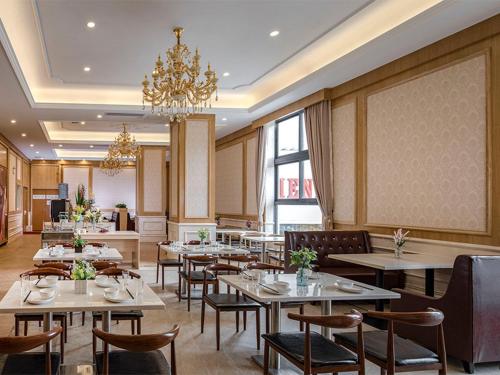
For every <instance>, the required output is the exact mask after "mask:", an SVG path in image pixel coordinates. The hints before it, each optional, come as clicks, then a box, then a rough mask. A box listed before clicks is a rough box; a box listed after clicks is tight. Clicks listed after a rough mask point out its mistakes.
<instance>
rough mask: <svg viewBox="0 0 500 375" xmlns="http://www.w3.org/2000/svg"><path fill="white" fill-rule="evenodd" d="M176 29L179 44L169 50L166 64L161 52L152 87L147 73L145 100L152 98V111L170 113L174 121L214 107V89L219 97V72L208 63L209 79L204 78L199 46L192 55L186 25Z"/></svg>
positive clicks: (149, 100)
mask: <svg viewBox="0 0 500 375" xmlns="http://www.w3.org/2000/svg"><path fill="white" fill-rule="evenodd" d="M173 31H174V34H175V36H176V38H177V44H176V45H174V46H173V47H172V48H171V49H169V50H167V61H166V66H164V65H163V61H162V60H161V57H160V56H158V59H157V60H156V64H155V69H154V70H153V73H152V75H151V77H152V79H153V82H152V84H151V88H149V84H150V82H149V81H148V76H147V74H146V75H145V76H144V81H143V82H142V85H143V86H144V88H143V90H142V93H143V106H144V102H149V103H151V111H152V112H156V113H158V114H159V115H162V114H163V115H166V116H168V117H169V118H170V121H182V120H185V119H186V117H187V116H189V115H190V114H193V113H196V112H202V111H203V109H204V108H206V107H207V106H208V107H211V98H212V95H213V94H214V92H215V100H216V101H217V76H216V74H215V72H214V71H213V70H211V69H210V64H208V68H207V70H206V71H205V73H204V76H205V81H202V80H200V77H199V76H200V54H199V53H198V49H196V51H195V54H194V56H193V57H192V58H191V52H190V51H189V49H188V47H187V46H186V45H185V44H182V43H181V35H182V32H183V31H184V29H183V28H182V27H176V28H174V30H173Z"/></svg>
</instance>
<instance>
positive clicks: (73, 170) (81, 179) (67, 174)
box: [63, 165, 91, 204]
mask: <svg viewBox="0 0 500 375" xmlns="http://www.w3.org/2000/svg"><path fill="white" fill-rule="evenodd" d="M90 168H91V167H90V166H88V167H87V166H86V167H70V166H66V165H65V166H63V182H64V183H66V184H68V198H69V200H70V201H71V204H75V194H76V190H77V189H78V185H79V184H83V186H85V197H86V198H87V199H88V198H89V171H90Z"/></svg>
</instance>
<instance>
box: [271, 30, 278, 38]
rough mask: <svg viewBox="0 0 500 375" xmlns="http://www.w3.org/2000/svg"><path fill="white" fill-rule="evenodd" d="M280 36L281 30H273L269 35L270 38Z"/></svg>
mask: <svg viewBox="0 0 500 375" xmlns="http://www.w3.org/2000/svg"><path fill="white" fill-rule="evenodd" d="M278 35H280V32H279V30H273V31H271V32H270V33H269V36H271V37H273V38H274V37H275V36H278Z"/></svg>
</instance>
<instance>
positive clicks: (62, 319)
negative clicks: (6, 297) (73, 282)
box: [14, 267, 70, 363]
mask: <svg viewBox="0 0 500 375" xmlns="http://www.w3.org/2000/svg"><path fill="white" fill-rule="evenodd" d="M23 276H28V277H29V278H31V277H37V278H38V279H41V278H42V277H45V276H58V277H59V278H61V279H68V280H69V279H70V275H69V273H68V272H66V271H63V270H61V269H58V268H51V267H42V268H36V269H32V270H30V271H26V272H23V273H22V274H21V275H20V277H23ZM52 319H53V320H54V321H55V322H59V324H60V325H61V328H62V329H63V332H62V334H61V362H63V363H64V343H65V342H68V313H67V312H55V313H54V314H53V315H52ZM21 322H23V323H24V331H23V333H24V336H27V335H28V323H29V322H38V324H39V326H41V325H42V322H43V314H41V313H30V312H26V313H15V314H14V335H15V336H19V325H20V323H21Z"/></svg>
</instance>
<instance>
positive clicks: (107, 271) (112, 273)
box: [95, 267, 141, 279]
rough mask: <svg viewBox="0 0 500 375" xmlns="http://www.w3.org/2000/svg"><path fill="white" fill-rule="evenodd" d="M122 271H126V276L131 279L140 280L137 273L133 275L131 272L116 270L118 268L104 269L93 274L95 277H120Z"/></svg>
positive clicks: (121, 269)
mask: <svg viewBox="0 0 500 375" xmlns="http://www.w3.org/2000/svg"><path fill="white" fill-rule="evenodd" d="M123 271H128V274H129V276H130V277H131V278H132V279H140V278H141V275H139V274H138V273H135V272H133V271H130V270H126V269H123V268H118V267H111V268H105V269H103V270H100V271H98V272H96V273H95V274H96V276H97V275H105V276H108V277H122V276H123Z"/></svg>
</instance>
